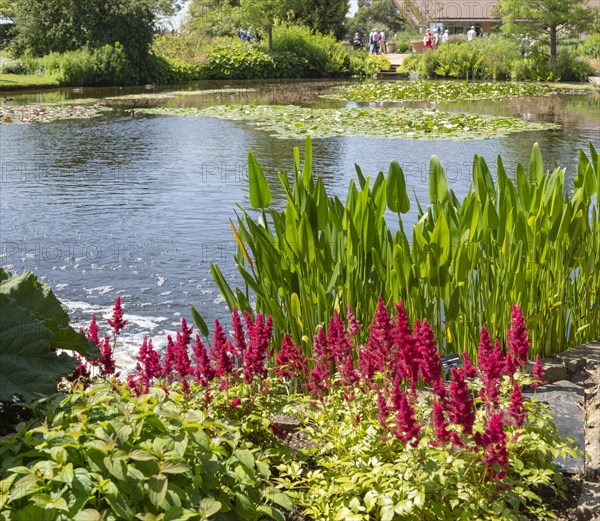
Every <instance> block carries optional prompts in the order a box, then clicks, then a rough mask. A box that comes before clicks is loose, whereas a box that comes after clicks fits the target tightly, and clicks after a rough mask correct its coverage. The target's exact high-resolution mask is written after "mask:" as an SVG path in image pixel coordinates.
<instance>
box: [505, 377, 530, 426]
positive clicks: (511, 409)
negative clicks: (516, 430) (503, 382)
mask: <svg viewBox="0 0 600 521" xmlns="http://www.w3.org/2000/svg"><path fill="white" fill-rule="evenodd" d="M524 403H525V399H524V398H523V393H522V392H521V387H520V386H519V384H518V383H517V382H515V383H514V385H513V391H512V393H511V395H510V405H509V406H508V414H509V416H510V417H511V418H512V419H513V424H514V425H515V426H516V427H521V426H522V425H523V422H524V421H525V418H526V417H527V411H526V410H525V406H524Z"/></svg>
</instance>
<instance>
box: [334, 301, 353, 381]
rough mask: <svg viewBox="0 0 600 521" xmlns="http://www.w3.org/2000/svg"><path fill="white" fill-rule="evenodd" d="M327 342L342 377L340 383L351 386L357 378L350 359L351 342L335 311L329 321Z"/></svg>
mask: <svg viewBox="0 0 600 521" xmlns="http://www.w3.org/2000/svg"><path fill="white" fill-rule="evenodd" d="M327 342H328V344H329V348H330V349H331V355H332V358H333V360H334V361H335V364H336V367H337V370H338V373H339V375H340V377H341V379H342V385H343V386H344V387H351V386H353V385H354V384H355V383H356V382H358V379H359V378H358V373H357V372H356V369H355V368H354V362H353V361H352V343H351V342H350V337H349V336H348V334H347V332H346V328H345V327H344V323H343V322H342V319H341V318H340V316H339V315H338V312H337V311H335V312H334V316H333V317H332V318H331V319H330V321H329V332H328V333H327Z"/></svg>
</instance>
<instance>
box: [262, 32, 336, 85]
mask: <svg viewBox="0 0 600 521" xmlns="http://www.w3.org/2000/svg"><path fill="white" fill-rule="evenodd" d="M273 50H275V51H279V52H281V51H284V52H288V53H290V54H295V55H296V56H298V57H300V58H302V59H303V60H305V63H306V65H305V69H304V71H303V73H302V75H303V76H305V77H315V76H331V75H339V74H342V73H343V72H345V69H344V63H345V50H344V48H343V47H342V45H340V44H339V43H338V42H337V40H336V39H335V38H334V37H333V36H323V35H322V34H320V33H313V32H312V31H311V30H310V29H309V28H307V27H304V26H299V25H291V26H282V27H278V28H276V30H275V31H274V33H273Z"/></svg>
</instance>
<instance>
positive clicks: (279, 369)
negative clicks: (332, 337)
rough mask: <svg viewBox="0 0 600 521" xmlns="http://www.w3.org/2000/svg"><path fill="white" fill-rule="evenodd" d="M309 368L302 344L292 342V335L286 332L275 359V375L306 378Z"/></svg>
mask: <svg viewBox="0 0 600 521" xmlns="http://www.w3.org/2000/svg"><path fill="white" fill-rule="evenodd" d="M307 368H308V365H307V362H306V358H305V356H304V355H303V354H302V350H301V349H300V346H298V345H297V344H296V343H295V342H292V339H291V338H290V335H288V334H287V333H286V334H285V335H284V337H283V342H282V343H281V349H280V350H279V353H277V358H276V360H275V375H276V376H278V377H279V378H304V377H305V376H306V372H307Z"/></svg>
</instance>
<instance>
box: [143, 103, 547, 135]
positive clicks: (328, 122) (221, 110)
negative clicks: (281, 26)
mask: <svg viewBox="0 0 600 521" xmlns="http://www.w3.org/2000/svg"><path fill="white" fill-rule="evenodd" d="M142 112H143V113H145V114H159V115H179V116H204V117H206V116H208V117H215V118H220V119H227V120H234V121H248V122H250V123H252V124H254V125H256V126H257V127H259V128H261V129H263V130H265V131H267V132H268V133H269V134H272V135H274V136H275V137H278V138H300V137H302V136H306V135H307V134H311V135H312V136H313V137H315V138H328V137H334V136H367V137H382V138H388V139H482V138H488V137H497V136H500V135H505V134H508V133H511V132H520V131H524V130H546V129H552V128H558V127H557V126H556V125H551V124H543V123H530V122H527V121H523V120H521V119H516V118H508V117H493V116H482V115H479V114H457V113H449V112H440V111H437V110H419V109H409V108H404V107H403V108H385V109H374V108H342V109H311V108H306V107H297V106H293V105H290V106H287V105H286V106H282V105H213V106H210V107H205V108H201V109H198V108H183V109H174V108H153V109H142Z"/></svg>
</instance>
